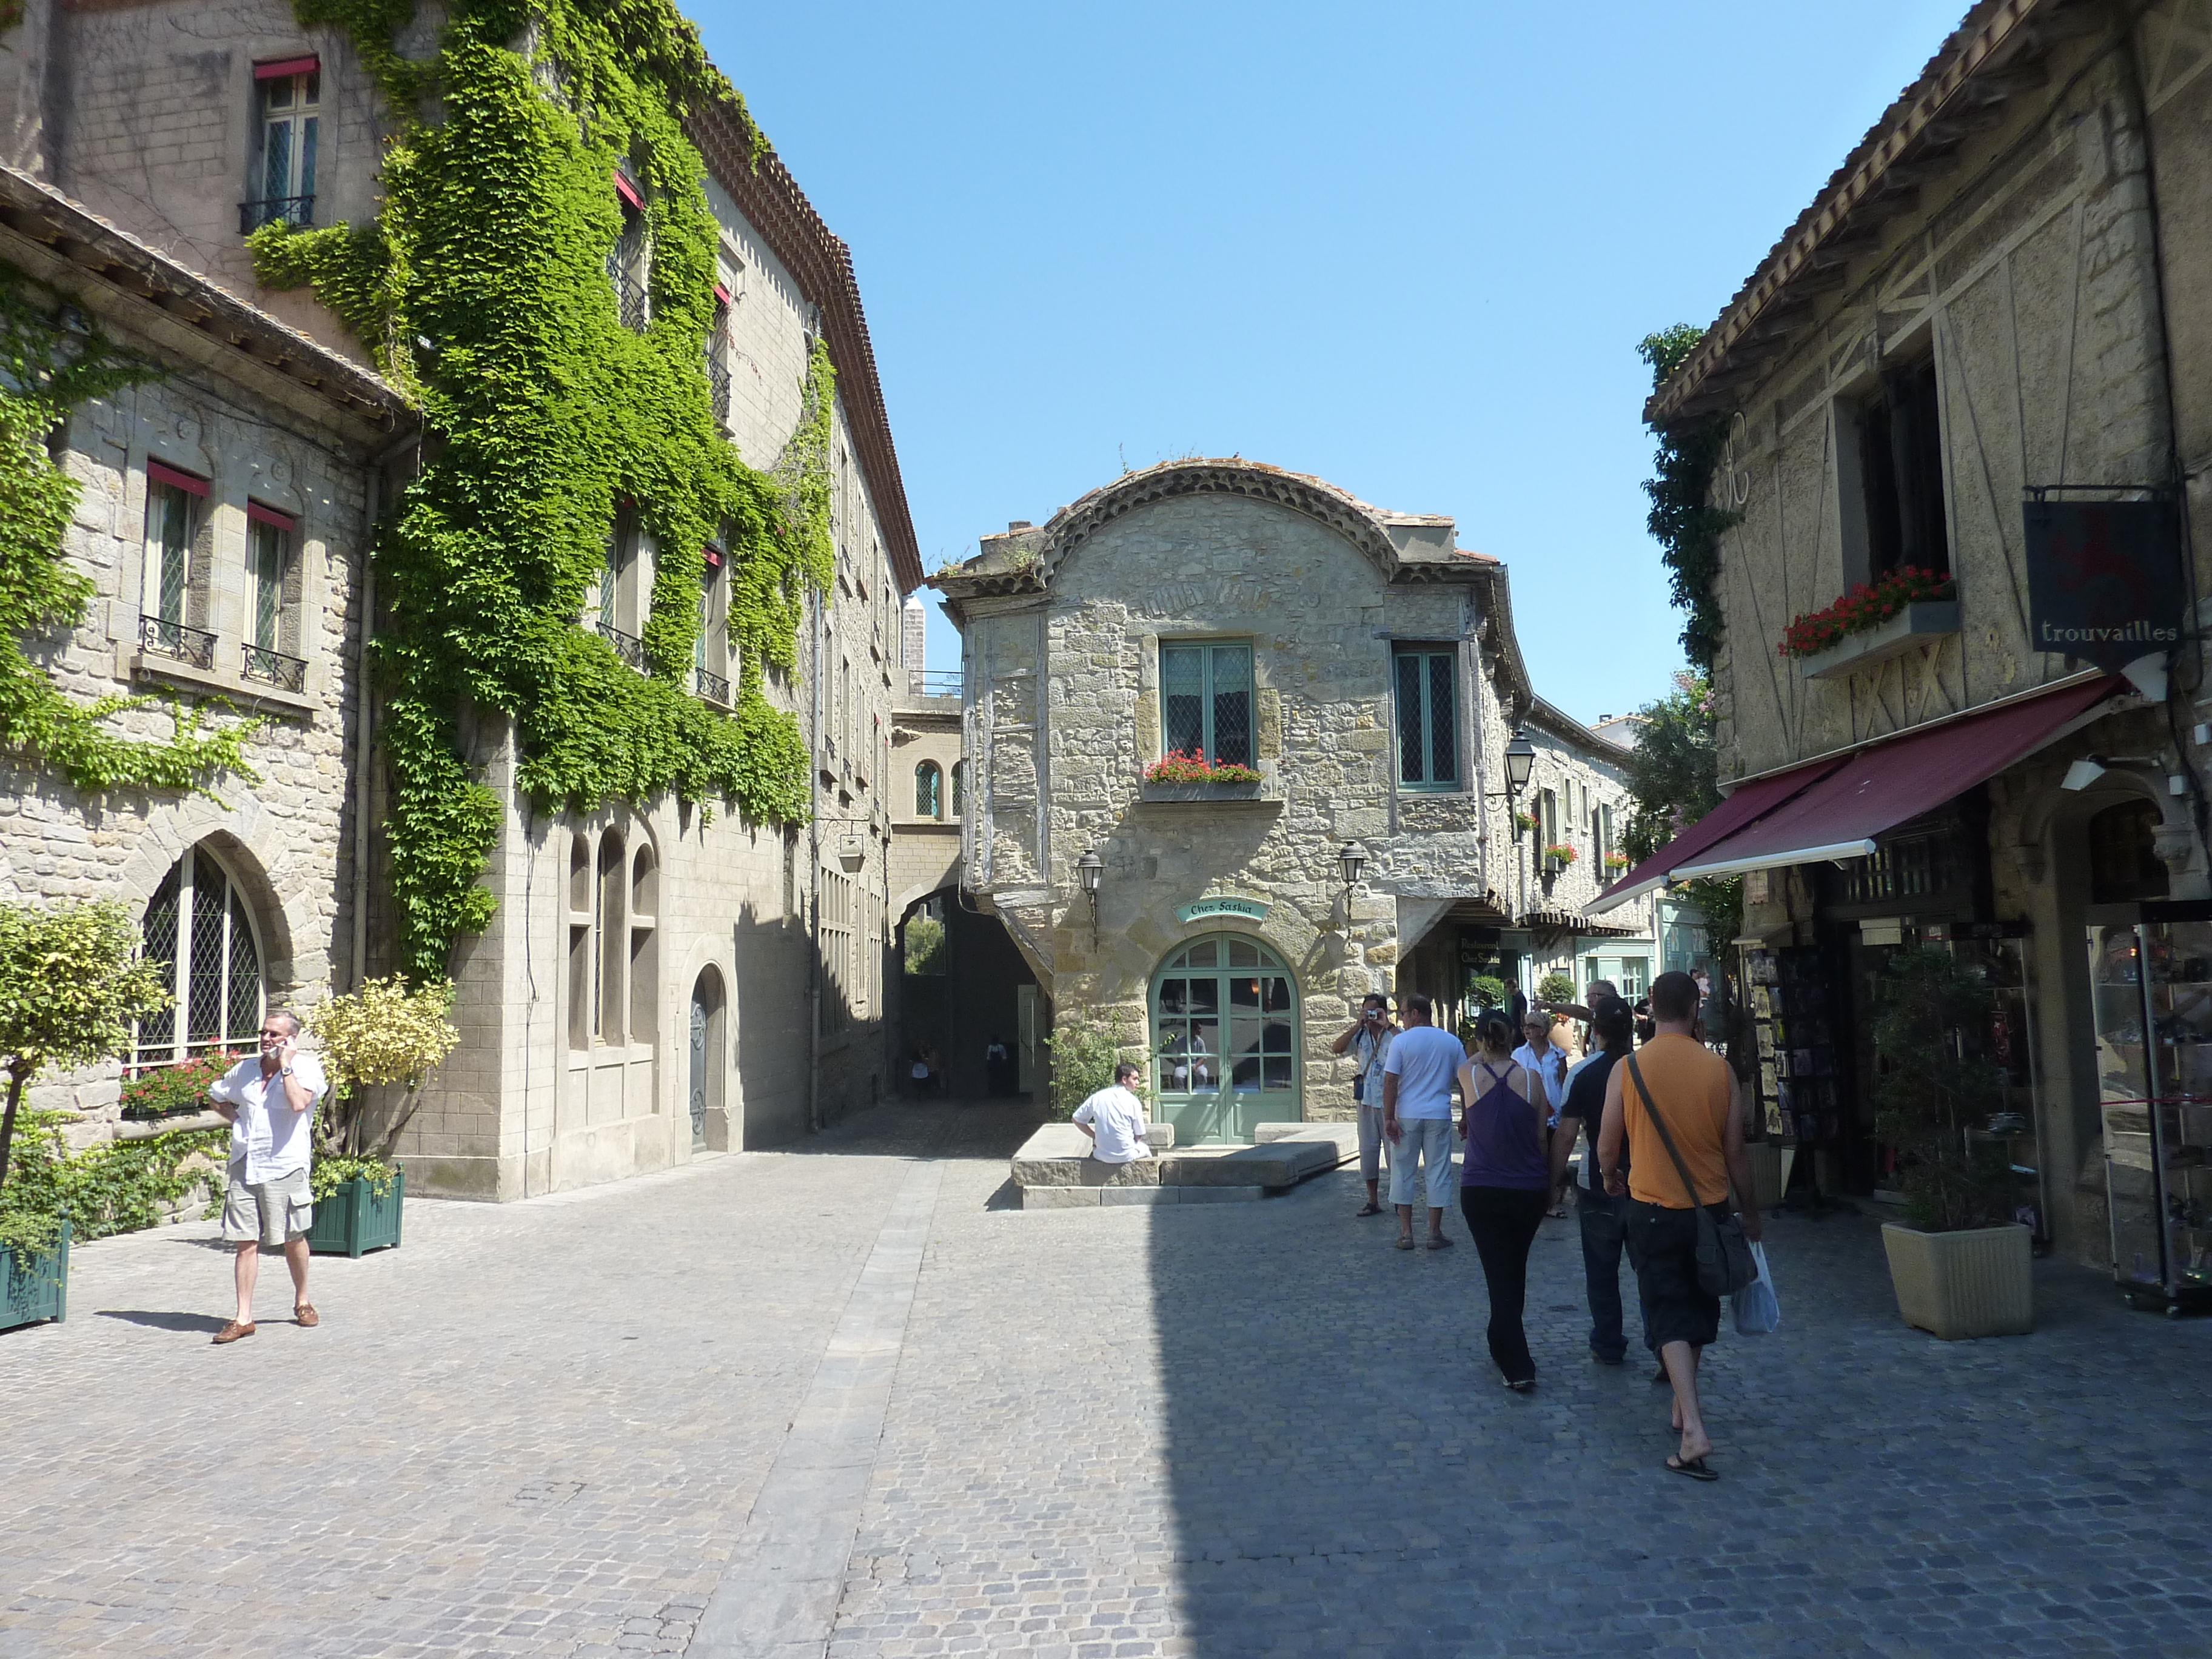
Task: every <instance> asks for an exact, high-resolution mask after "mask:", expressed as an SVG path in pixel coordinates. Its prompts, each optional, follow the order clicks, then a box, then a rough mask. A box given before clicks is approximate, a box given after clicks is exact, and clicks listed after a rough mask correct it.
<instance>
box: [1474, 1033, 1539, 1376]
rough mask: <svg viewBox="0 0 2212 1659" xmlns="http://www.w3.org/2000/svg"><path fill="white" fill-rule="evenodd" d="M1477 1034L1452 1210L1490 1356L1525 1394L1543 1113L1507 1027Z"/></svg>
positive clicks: (1530, 1369)
mask: <svg viewBox="0 0 2212 1659" xmlns="http://www.w3.org/2000/svg"><path fill="white" fill-rule="evenodd" d="M1480 1039H1481V1047H1480V1049H1479V1050H1478V1051H1477V1052H1476V1054H1475V1056H1474V1099H1472V1100H1470V1101H1469V1102H1468V1103H1467V1109H1466V1111H1465V1112H1464V1114H1463V1115H1462V1116H1461V1119H1460V1129H1461V1133H1462V1134H1464V1135H1465V1136H1466V1138H1467V1152H1466V1154H1465V1158H1464V1160H1463V1162H1462V1165H1461V1174H1460V1188H1459V1207H1460V1213H1461V1214H1462V1215H1463V1216H1465V1217H1466V1218H1467V1230H1468V1234H1469V1235H1470V1236H1472V1237H1473V1238H1474V1248H1475V1250H1476V1253H1477V1254H1478V1255H1480V1256H1481V1258H1482V1277H1483V1280H1484V1282H1485V1283H1486V1284H1487V1285H1489V1287H1490V1333H1489V1334H1490V1357H1491V1358H1492V1359H1493V1360H1495V1361H1496V1362H1497V1364H1498V1370H1499V1371H1500V1372H1502V1373H1503V1374H1504V1378H1505V1386H1506V1387H1507V1388H1509V1389H1513V1390H1514V1391H1515V1392H1516V1393H1521V1394H1525V1393H1527V1392H1528V1390H1529V1389H1533V1388H1534V1387H1535V1386H1536V1362H1535V1359H1534V1358H1533V1357H1532V1356H1531V1355H1530V1354H1529V1352H1528V1334H1527V1333H1526V1332H1525V1331H1523V1330H1522V1324H1521V1317H1522V1311H1523V1310H1524V1309H1525V1308H1526V1306H1527V1304H1528V1247H1529V1246H1530V1245H1531V1244H1534V1243H1535V1242H1536V1229H1537V1228H1538V1227H1540V1226H1541V1225H1543V1221H1544V1206H1545V1203H1546V1201H1547V1199H1548V1197H1549V1195H1550V1188H1551V1184H1552V1176H1551V1169H1550V1166H1549V1165H1548V1164H1547V1162H1546V1159H1545V1156H1544V1133H1543V1132H1544V1109H1543V1108H1542V1107H1541V1106H1540V1105H1538V1104H1536V1103H1534V1101H1533V1100H1532V1099H1531V1098H1530V1097H1531V1096H1532V1095H1533V1094H1534V1093H1535V1092H1536V1091H1537V1090H1538V1089H1539V1088H1540V1087H1541V1085H1539V1084H1538V1083H1537V1082H1536V1080H1535V1079H1534V1078H1532V1077H1531V1076H1530V1075H1529V1074H1528V1072H1527V1071H1526V1070H1525V1069H1523V1068H1522V1067H1521V1066H1516V1065H1515V1064H1514V1063H1513V1023H1512V1022H1511V1021H1510V1020H1509V1019H1507V1018H1505V1016H1504V1014H1502V1013H1498V1012H1492V1013H1489V1014H1486V1015H1485V1016H1484V1017H1483V1021H1482V1025H1481V1028H1480Z"/></svg>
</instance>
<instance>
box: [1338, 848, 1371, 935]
mask: <svg viewBox="0 0 2212 1659" xmlns="http://www.w3.org/2000/svg"><path fill="white" fill-rule="evenodd" d="M1366 868H1367V849H1366V848H1364V847H1362V846H1361V845H1360V844H1359V843H1358V842H1356V841H1348V842H1345V843H1344V845H1343V846H1341V847H1340V848H1337V849H1336V872H1337V874H1339V875H1340V876H1342V877H1343V878H1344V921H1345V925H1346V927H1349V926H1350V925H1351V923H1352V889H1353V888H1354V887H1356V886H1358V884H1359V877H1360V872H1363V871H1364V870H1365V869H1366Z"/></svg>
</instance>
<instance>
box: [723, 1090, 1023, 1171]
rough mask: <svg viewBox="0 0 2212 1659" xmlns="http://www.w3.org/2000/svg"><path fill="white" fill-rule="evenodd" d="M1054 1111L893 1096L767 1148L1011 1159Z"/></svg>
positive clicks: (817, 1153) (806, 1153)
mask: <svg viewBox="0 0 2212 1659" xmlns="http://www.w3.org/2000/svg"><path fill="white" fill-rule="evenodd" d="M1050 1116H1051V1113H1050V1112H1049V1111H1048V1110H1046V1109H1042V1108H1041V1107H1036V1106H1032V1105H1030V1103H1028V1102H1027V1101H1025V1100H927V1101H915V1100H894V1101H886V1102H885V1103H883V1104H882V1105H879V1106H870V1107H866V1108H864V1109H862V1110H860V1111H858V1112H855V1113H854V1114H852V1115H850V1116H848V1117H844V1118H841V1119H839V1120H838V1121H836V1122H835V1123H833V1124H831V1125H830V1126H829V1127H827V1128H826V1129H823V1131H822V1132H821V1133H819V1134H813V1135H808V1136H806V1137H805V1139H800V1140H792V1141H786V1142H785V1143H784V1144H783V1145H782V1146H769V1147H763V1148H760V1149H759V1150H761V1151H763V1152H785V1153H789V1154H792V1155H793V1156H796V1157H839V1158H979V1159H986V1160H991V1159H1005V1158H1012V1157H1013V1155H1014V1153H1015V1152H1017V1151H1018V1150H1019V1148H1020V1146H1021V1144H1022V1143H1023V1142H1024V1141H1025V1140H1027V1139H1029V1138H1030V1135H1032V1134H1034V1133H1036V1127H1037V1126H1038V1125H1039V1124H1041V1123H1043V1122H1045V1121H1048V1119H1049V1118H1050Z"/></svg>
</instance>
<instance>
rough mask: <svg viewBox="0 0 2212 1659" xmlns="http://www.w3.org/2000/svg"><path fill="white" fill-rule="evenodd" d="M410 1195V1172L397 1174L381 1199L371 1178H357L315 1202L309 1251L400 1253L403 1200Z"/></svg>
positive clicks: (308, 1239)
mask: <svg viewBox="0 0 2212 1659" xmlns="http://www.w3.org/2000/svg"><path fill="white" fill-rule="evenodd" d="M406 1195H407V1171H406V1170H394V1171H393V1172H392V1185H391V1186H389V1187H387V1188H386V1189H385V1191H384V1195H383V1196H382V1197H381V1198H380V1197H378V1196H377V1194H376V1193H375V1192H374V1190H373V1189H372V1188H370V1186H369V1184H368V1179H367V1177H365V1176H355V1177H354V1178H353V1179H352V1180H351V1181H349V1182H346V1183H345V1185H344V1186H343V1187H341V1188H338V1189H337V1192H335V1193H333V1194H331V1196H330V1197H328V1198H325V1199H318V1200H316V1201H315V1219H314V1222H313V1225H311V1226H309V1227H308V1229H307V1249H308V1251H309V1252H310V1253H311V1254H313V1255H350V1256H358V1255H361V1253H362V1251H364V1250H382V1249H397V1248H398V1244H399V1218H400V1213H401V1206H400V1200H402V1199H404V1197H405V1196H406Z"/></svg>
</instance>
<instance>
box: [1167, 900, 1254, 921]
mask: <svg viewBox="0 0 2212 1659" xmlns="http://www.w3.org/2000/svg"><path fill="white" fill-rule="evenodd" d="M1207 916H1242V917H1243V918H1244V919H1245V920H1246V921H1267V906H1266V905H1265V904H1263V903H1261V902H1260V901H1259V900H1258V899H1248V898H1202V899H1200V900H1198V901H1197V902H1195V903H1192V904H1178V905H1176V921H1202V920H1203V919H1204V918H1206V917H1207Z"/></svg>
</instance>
